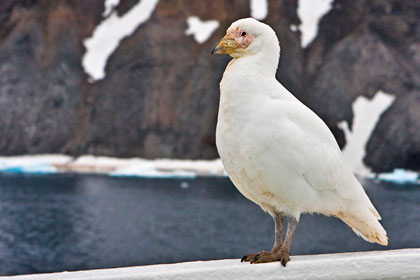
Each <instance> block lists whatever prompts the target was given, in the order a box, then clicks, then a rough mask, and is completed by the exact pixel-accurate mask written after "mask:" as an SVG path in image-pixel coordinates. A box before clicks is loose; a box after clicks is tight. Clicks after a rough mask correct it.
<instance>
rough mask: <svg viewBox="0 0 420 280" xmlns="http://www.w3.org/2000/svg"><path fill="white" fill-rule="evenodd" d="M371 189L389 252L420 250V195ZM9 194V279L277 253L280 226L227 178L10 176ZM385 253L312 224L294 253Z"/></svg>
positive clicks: (368, 185)
mask: <svg viewBox="0 0 420 280" xmlns="http://www.w3.org/2000/svg"><path fill="white" fill-rule="evenodd" d="M187 185H188V186H187ZM364 185H365V189H366V191H367V192H368V194H369V196H370V197H371V199H372V201H373V203H374V204H375V205H376V206H377V209H378V210H379V212H380V213H381V215H382V217H383V225H384V227H385V228H386V230H387V231H388V233H389V237H390V245H389V247H388V248H389V249H397V248H410V247H420V187H414V186H413V187H401V186H397V185H390V184H381V185H380V184H375V183H373V182H364ZM0 192H1V195H0V275H13V274H28V273H39V272H52V271H64V270H80V269H92V268H105V267H119V266H133V265H144V264H154V263H171V262H179V261H187V260H209V259H222V258H240V257H242V255H244V254H245V253H249V252H254V251H259V250H261V249H270V248H271V245H272V238H273V222H272V220H271V217H270V216H268V215H267V214H265V213H264V212H263V211H262V210H260V209H259V207H258V206H256V205H254V204H253V203H252V202H250V201H248V200H246V199H245V198H243V197H242V196H241V195H240V194H239V193H238V192H237V191H236V189H235V188H234V187H233V185H232V184H231V183H230V182H229V180H228V179H226V178H199V179H194V180H193V179H191V180H169V179H168V180H163V179H138V178H110V177H105V176H89V175H54V176H23V175H16V176H11V175H7V176H6V175H2V176H0ZM376 249H384V248H382V247H381V246H379V245H374V244H370V243H367V242H365V241H363V240H362V239H360V238H358V237H357V236H356V235H355V234H353V232H352V231H351V230H350V229H349V228H348V227H347V226H345V225H344V224H343V223H342V222H340V221H338V220H337V219H334V218H325V217H322V216H309V215H304V216H302V218H301V223H300V224H299V226H298V228H297V231H296V235H295V239H294V244H293V246H292V254H313V253H331V252H344V251H359V250H376Z"/></svg>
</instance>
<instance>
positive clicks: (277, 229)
mask: <svg viewBox="0 0 420 280" xmlns="http://www.w3.org/2000/svg"><path fill="white" fill-rule="evenodd" d="M273 219H274V245H273V249H271V252H277V251H279V250H280V248H281V246H283V226H284V215H283V213H275V214H274V216H273Z"/></svg>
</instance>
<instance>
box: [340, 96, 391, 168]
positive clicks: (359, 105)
mask: <svg viewBox="0 0 420 280" xmlns="http://www.w3.org/2000/svg"><path fill="white" fill-rule="evenodd" d="M394 100H395V96H393V95H391V94H387V93H384V92H383V91H378V92H377V93H376V94H375V96H374V97H373V98H372V100H368V99H367V98H366V97H364V96H359V97H358V98H357V99H356V100H355V101H354V103H353V104H352V109H353V115H354V117H353V129H352V131H350V129H349V125H348V123H347V122H346V121H341V122H339V123H338V127H340V128H341V129H343V130H344V134H345V137H346V142H347V144H346V146H345V147H344V149H343V155H344V158H345V159H346V160H347V162H349V163H350V164H351V167H352V168H353V171H354V172H356V173H358V174H360V175H369V174H370V170H369V168H368V167H366V166H365V165H364V164H363V158H364V156H365V154H366V150H365V147H366V143H367V142H368V140H369V138H370V136H371V134H372V132H373V129H374V128H375V126H376V124H377V123H378V121H379V119H380V117H381V115H382V113H383V112H384V111H385V110H386V109H388V108H389V106H391V104H392V103H393V102H394Z"/></svg>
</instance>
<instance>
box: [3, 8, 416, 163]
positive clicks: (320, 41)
mask: <svg viewBox="0 0 420 280" xmlns="http://www.w3.org/2000/svg"><path fill="white" fill-rule="evenodd" d="M136 3H138V0H122V1H121V3H120V4H119V6H118V7H117V8H116V10H117V13H118V14H119V15H124V14H125V13H127V12H128V11H129V10H130V9H131V8H132V7H133V5H135V4H136ZM249 7H250V5H249V0H238V1H222V0H215V1H191V0H190V1H187V0H180V1H159V3H158V5H157V7H156V9H155V10H154V12H153V14H152V17H151V18H150V19H149V20H148V21H147V22H146V23H144V24H143V25H141V26H140V28H138V29H137V30H136V31H135V32H134V34H132V35H131V36H129V37H127V38H125V39H123V40H122V41H121V43H120V45H119V47H118V48H117V49H116V51H115V52H114V53H113V54H112V55H111V57H110V58H109V60H108V63H107V66H106V77H105V79H103V80H101V81H98V82H96V83H93V84H89V83H88V82H87V75H86V74H84V72H83V69H82V67H81V60H82V56H83V54H84V52H85V49H84V47H83V40H84V39H86V38H88V37H90V36H91V35H92V32H93V30H94V28H95V26H96V25H97V24H98V23H99V22H100V21H101V20H102V12H103V9H104V5H103V1H102V0H91V1H68V0H56V1H47V0H43V1H42V0H38V1H36V0H20V1H11V0H4V1H3V2H2V5H1V6H0V110H1V112H2V113H1V114H2V117H1V118H0V129H1V131H2V136H1V137H0V154H26V153H52V152H66V153H72V154H84V153H92V154H97V155H107V156H119V157H132V156H140V157H147V158H154V157H176V158H214V157H217V151H216V148H215V139H214V131H215V124H216V118H217V108H218V100H219V88H218V83H219V81H220V79H221V76H222V73H223V71H224V68H225V66H226V64H227V61H228V60H229V58H228V57H220V56H218V57H214V56H211V55H210V52H209V51H210V49H211V47H212V45H213V44H214V43H215V42H216V41H217V40H218V39H219V38H220V37H222V36H223V34H224V32H225V29H226V28H227V27H228V26H229V25H230V23H231V22H233V21H234V20H236V19H238V18H243V17H248V16H249V15H250V10H249ZM419 13H420V4H419V2H418V1H404V0H392V1H376V0H360V1H344V0H336V1H335V3H334V6H333V9H332V10H331V11H330V12H329V13H328V14H327V15H326V16H325V17H324V18H323V19H322V20H321V22H320V26H319V34H318V36H317V38H316V39H315V40H314V42H313V43H312V44H311V45H310V46H309V47H308V48H306V49H304V50H303V49H302V48H301V46H300V33H299V32H292V31H291V30H290V26H291V25H299V23H300V22H299V18H298V16H297V1H296V0H287V1H286V0H284V1H269V14H268V17H267V19H266V20H265V22H267V23H268V24H270V25H271V26H272V27H273V28H274V29H275V30H276V32H277V35H278V37H279V40H280V44H281V47H282V55H281V61H280V65H279V71H278V79H279V80H280V81H281V82H282V83H283V84H284V85H285V86H286V87H287V88H288V89H289V90H291V91H292V92H293V93H294V94H295V95H296V96H297V97H298V98H300V99H301V100H302V101H303V102H304V103H306V104H307V105H308V106H309V107H311V108H313V109H314V110H315V111H316V112H317V113H318V114H319V115H320V116H321V117H322V118H323V119H324V120H325V121H326V122H327V124H328V125H329V127H330V128H331V129H332V131H333V132H334V134H335V135H336V137H337V139H338V141H339V143H340V144H341V145H344V143H345V139H344V135H343V132H342V131H341V130H340V129H339V128H338V127H337V123H338V122H339V121H342V120H346V121H348V122H349V123H350V124H351V122H352V119H353V112H352V109H351V104H352V103H353V102H354V100H355V99H356V98H357V97H358V96H360V95H364V96H367V97H368V98H371V97H372V96H373V95H374V94H375V93H376V92H377V91H378V90H383V91H384V92H387V93H391V94H394V95H396V97H397V99H396V101H395V102H394V104H393V105H392V106H391V107H390V108H389V110H387V111H386V112H385V113H384V114H383V117H382V118H381V120H380V122H379V123H378V125H377V127H376V129H375V131H374V132H373V134H372V137H371V138H370V140H369V143H368V145H367V147H366V149H367V155H366V158H365V162H366V163H367V164H368V165H369V166H370V167H372V168H373V169H374V170H375V171H388V170H392V169H393V168H395V167H405V168H411V169H419V168H420V159H419V155H420V144H419V143H420V132H419V131H420V118H419V115H418V112H419V111H420V109H419V108H420V102H419V98H420V76H419V75H418V74H417V73H419V70H420V55H419V53H420V23H419V21H418V14H419ZM189 16H198V17H199V18H200V19H202V20H211V19H216V20H218V21H219V23H220V27H219V28H218V29H217V30H216V31H215V32H214V34H212V36H211V38H210V39H209V40H207V41H206V42H205V43H204V44H198V43H197V42H196V41H195V40H194V38H193V37H192V36H186V35H185V30H186V29H187V18H188V17H189Z"/></svg>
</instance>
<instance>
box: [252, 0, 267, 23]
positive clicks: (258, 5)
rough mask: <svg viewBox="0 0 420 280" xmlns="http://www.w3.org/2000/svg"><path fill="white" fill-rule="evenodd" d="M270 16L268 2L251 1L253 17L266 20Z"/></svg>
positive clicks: (263, 0) (262, 0) (265, 0)
mask: <svg viewBox="0 0 420 280" xmlns="http://www.w3.org/2000/svg"><path fill="white" fill-rule="evenodd" d="M267 15H268V1H267V0H251V17H253V18H255V19H258V20H264V19H265V18H266V17H267Z"/></svg>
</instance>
